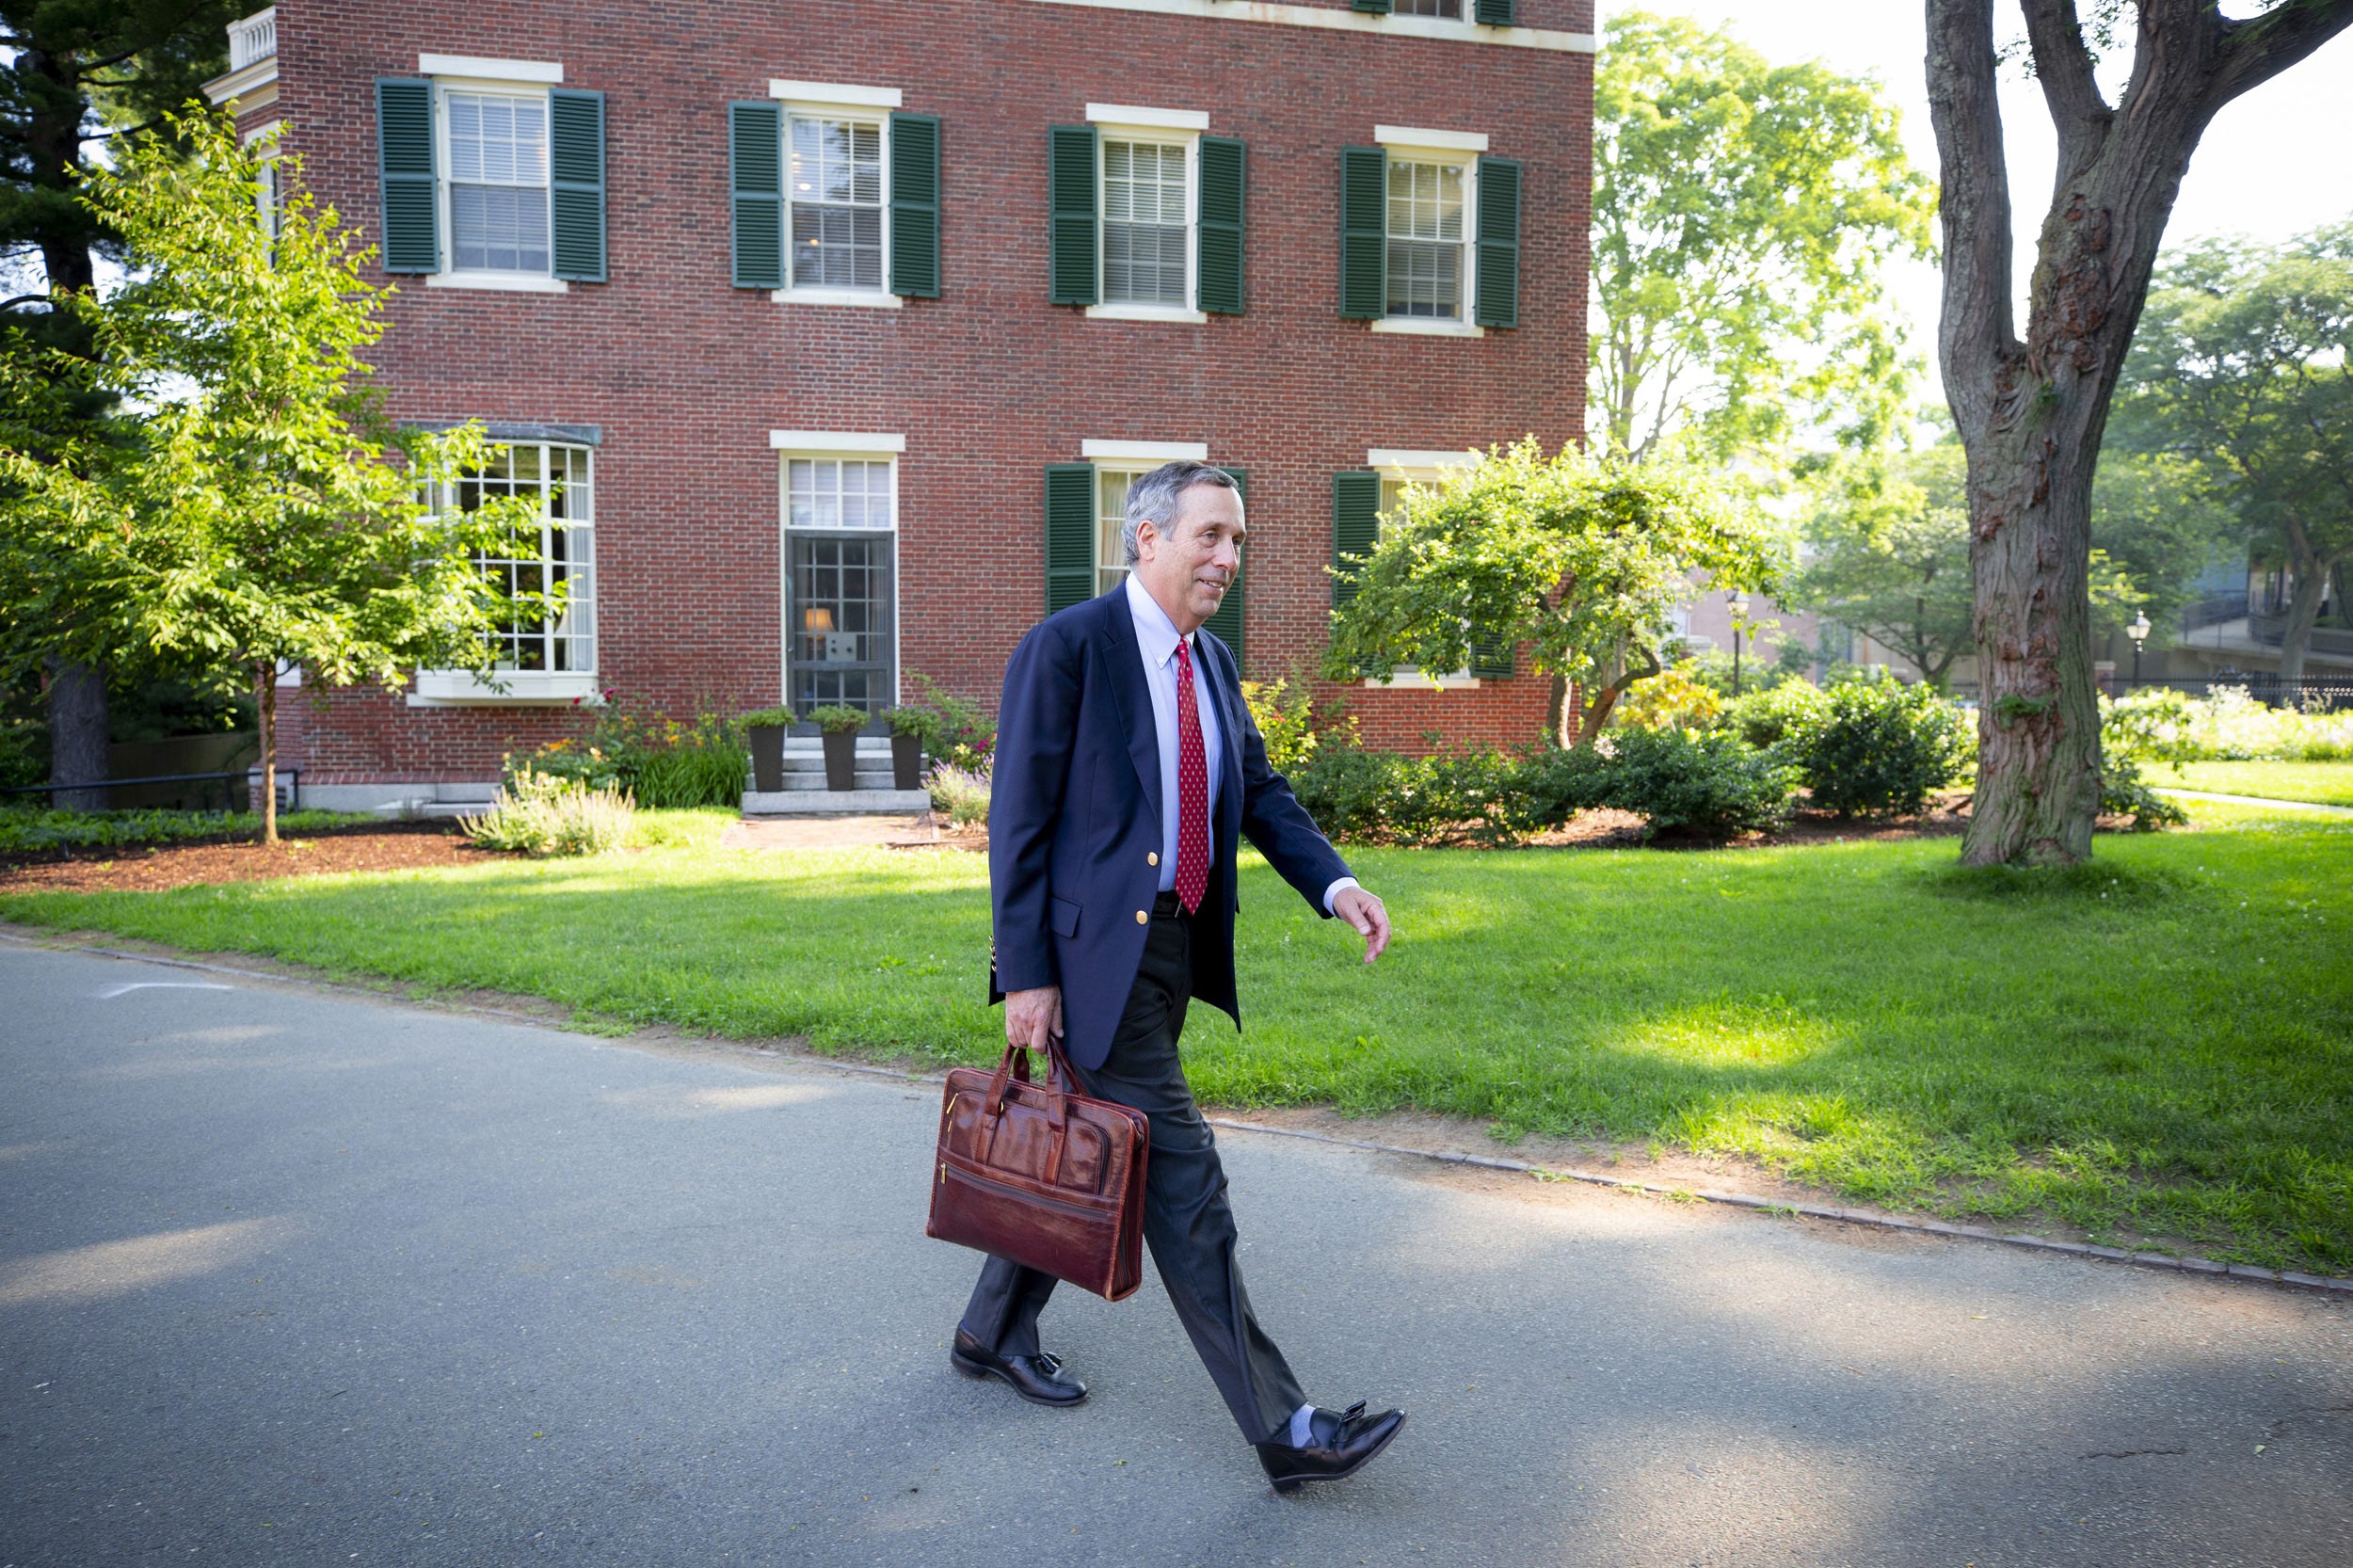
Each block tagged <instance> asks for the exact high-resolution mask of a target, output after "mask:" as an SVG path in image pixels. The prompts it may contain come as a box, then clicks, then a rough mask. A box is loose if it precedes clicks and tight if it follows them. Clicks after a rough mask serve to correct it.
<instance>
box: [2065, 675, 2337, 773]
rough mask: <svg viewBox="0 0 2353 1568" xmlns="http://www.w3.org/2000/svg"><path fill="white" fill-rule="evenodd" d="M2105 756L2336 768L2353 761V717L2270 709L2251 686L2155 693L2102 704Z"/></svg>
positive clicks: (2150, 691) (2162, 689) (2158, 689)
mask: <svg viewBox="0 0 2353 1568" xmlns="http://www.w3.org/2000/svg"><path fill="white" fill-rule="evenodd" d="M2100 748H2101V750H2102V752H2103V753H2105V754H2106V755H2109V756H2116V757H2130V758H2133V759H2135V760H2138V761H2142V762H2249V761H2260V762H2333V761H2338V760H2346V759H2353V710H2340V711H2338V712H2329V711H2328V710H2326V709H2322V708H2314V709H2312V710H2309V711H2306V712H2298V711H2297V710H2296V709H2293V708H2266V707H2265V706H2264V705H2263V704H2262V703H2260V702H2257V701H2256V700H2255V699H2254V698H2253V697H2252V696H2249V694H2248V690H2247V688H2246V687H2244V686H2217V687H2215V688H2214V689H2213V690H2212V691H2210V692H2209V693H2208V694H2207V695H2206V696H2190V695H2189V694H2187V693H2186V692H2178V691H2173V690H2171V689H2169V688H2167V687H2153V688H2151V689H2148V690H2144V691H2138V692H2135V693H2133V694H2131V695H2130V696H2122V697H2119V698H2117V699H2116V700H2115V701H2113V702H2110V701H2108V700H2107V699H2106V698H2105V697H2104V698H2102V699H2101V702H2100Z"/></svg>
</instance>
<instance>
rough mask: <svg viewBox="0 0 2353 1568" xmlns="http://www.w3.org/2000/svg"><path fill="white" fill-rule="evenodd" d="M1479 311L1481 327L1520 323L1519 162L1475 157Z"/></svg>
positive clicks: (1516, 324) (1509, 325)
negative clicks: (1476, 165) (1477, 197)
mask: <svg viewBox="0 0 2353 1568" xmlns="http://www.w3.org/2000/svg"><path fill="white" fill-rule="evenodd" d="M1477 265H1478V267H1479V312H1478V320H1479V325H1480V326H1481V327H1517V326H1518V325H1519V324H1520V166H1519V162H1518V160H1517V159H1514V158H1481V159H1480V160H1479V259H1478V262H1477Z"/></svg>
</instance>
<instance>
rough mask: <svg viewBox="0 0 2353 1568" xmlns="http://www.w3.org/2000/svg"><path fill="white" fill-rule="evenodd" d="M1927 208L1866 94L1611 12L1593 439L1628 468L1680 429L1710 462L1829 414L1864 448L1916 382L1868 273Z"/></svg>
mask: <svg viewBox="0 0 2353 1568" xmlns="http://www.w3.org/2000/svg"><path fill="white" fill-rule="evenodd" d="M1935 206H1936V191H1935V186H1934V185H1933V184H1932V183H1931V182H1930V181H1929V179H1928V178H1927V176H1925V175H1923V174H1922V173H1921V172H1920V171H1919V170H1917V169H1915V168H1913V167H1912V164H1911V161H1910V159H1909V158H1908V157H1907V156H1906V155H1905V152H1904V148H1903V141H1902V138H1901V136H1900V135H1899V134H1898V129H1897V110H1896V108H1895V106H1894V105H1893V104H1890V103H1889V102H1888V101H1887V99H1886V97H1885V96H1884V94H1883V93H1882V92H1881V88H1880V87H1879V85H1878V84H1877V83H1876V82H1873V81H1870V80H1868V79H1866V78H1859V77H1851V76H1842V75H1840V74H1838V73H1837V72H1833V71H1831V70H1829V69H1828V68H1826V67H1824V66H1822V65H1821V64H1819V63H1818V62H1815V61H1807V62H1805V63H1802V64H1798V65H1787V66H1776V65H1772V64H1770V63H1769V62H1768V61H1767V60H1766V59H1765V57H1764V56H1761V55H1759V54H1757V53H1756V52H1755V51H1754V50H1753V49H1751V48H1749V47H1747V46H1746V45H1745V44H1742V43H1740V42H1739V41H1737V40H1735V39H1734V38H1733V37H1731V36H1730V35H1729V34H1728V33H1723V32H1711V31H1708V30H1706V29H1705V28H1702V27H1700V26H1698V25H1696V24H1692V23H1690V22H1687V21H1682V20H1680V19H1675V18H1668V17H1660V16H1655V15H1651V14H1648V13H1645V12H1641V11H1631V12H1627V13H1625V14H1623V15H1620V16H1616V17H1613V18H1612V19H1611V20H1610V22H1609V24H1608V26H1607V28H1606V30H1605V34H1604V42H1603V49H1602V53H1601V56H1600V60H1599V63H1598V66H1597V68H1596V74H1595V78H1594V87H1593V292H1594V309H1595V312H1596V320H1595V325H1594V332H1593V372H1592V376H1593V397H1592V403H1593V413H1594V422H1595V426H1596V428H1595V432H1594V433H1595V435H1596V437H1597V438H1598V439H1600V440H1602V441H1603V442H1604V443H1605V444H1607V445H1608V446H1609V448H1610V449H1611V450H1613V451H1619V452H1628V453H1633V454H1636V455H1638V456H1639V455H1641V454H1644V453H1647V452H1649V451H1650V450H1651V449H1652V448H1653V447H1654V446H1655V445H1656V444H1657V442H1658V441H1659V440H1662V439H1664V438H1666V437H1667V436H1669V435H1671V434H1673V433H1674V432H1675V431H1677V430H1678V429H1685V430H1688V431H1689V433H1690V434H1691V435H1692V436H1693V437H1694V438H1695V439H1697V440H1699V441H1700V442H1701V444H1702V445H1703V446H1704V447H1705V449H1706V450H1708V451H1710V452H1712V453H1713V454H1714V455H1716V456H1719V457H1721V456H1730V455H1731V454H1733V453H1734V452H1737V451H1739V450H1742V449H1745V448H1753V447H1759V446H1773V445H1777V444H1780V443H1782V442H1785V441H1786V440H1789V438H1790V437H1791V436H1792V435H1793V434H1794V433H1796V432H1797V431H1799V430H1800V429H1801V427H1803V426H1805V425H1806V424H1809V423H1812V422H1815V421H1817V420H1818V419H1820V418H1821V417H1822V412H1823V410H1827V409H1831V408H1835V409H1837V410H1838V414H1837V418H1838V419H1839V420H1841V421H1843V424H1842V425H1841V426H1840V427H1839V428H1838V430H1837V432H1836V433H1837V434H1838V435H1839V436H1840V437H1841V438H1842V439H1845V440H1862V441H1866V442H1867V441H1869V440H1874V439H1876V438H1877V437H1878V436H1879V435H1881V433H1883V432H1884V431H1885V430H1887V429H1888V428H1890V427H1891V426H1892V425H1893V424H1895V422H1896V416H1897V415H1898V414H1899V413H1900V411H1901V410H1902V408H1903V394H1904V389H1905V386H1906V383H1907V381H1908V379H1909V376H1910V374H1911V368H1912V367H1911V362H1910V360H1908V358H1907V356H1906V354H1905V352H1904V349H1903V344H1902V340H1901V334H1900V331H1899V329H1898V328H1897V327H1896V325H1895V324H1894V323H1893V322H1892V321H1891V320H1890V319H1889V316H1888V313H1887V300H1886V297H1885V294H1884V290H1883V288H1882V285H1881V269H1882V267H1883V265H1884V264H1885V262H1886V260H1887V258H1888V257H1889V256H1890V255H1891V254H1897V253H1903V254H1911V255H1915V256H1925V255H1927V254H1929V248H1930V242H1929V220H1930V217H1931V216H1932V214H1933V213H1934V211H1935Z"/></svg>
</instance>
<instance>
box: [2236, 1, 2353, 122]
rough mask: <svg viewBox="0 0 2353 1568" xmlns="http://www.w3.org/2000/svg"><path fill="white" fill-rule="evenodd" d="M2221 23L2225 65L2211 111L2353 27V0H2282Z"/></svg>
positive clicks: (2260, 84) (2275, 74) (2256, 86)
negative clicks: (2260, 11) (2253, 13)
mask: <svg viewBox="0 0 2353 1568" xmlns="http://www.w3.org/2000/svg"><path fill="white" fill-rule="evenodd" d="M2217 25H2218V26H2219V27H2220V29H2221V33H2222V47H2221V56H2222V65H2221V69H2220V70H2219V71H2217V72H2216V73H2215V78H2214V87H2213V88H2212V92H2211V96H2210V98H2209V100H2208V102H2207V113H2209V114H2212V113H2213V112H2214V111H2215V110H2217V109H2219V108H2221V107H2222V105H2223V104H2228V103H2229V102H2230V101H2231V100H2232V99H2233V98H2236V97H2237V96H2238V95H2239V94H2240V93H2243V92H2246V91H2249V89H2251V88H2258V87H2261V86H2262V85H2263V84H2264V83H2265V82H2267V81H2269V80H2271V78H2272V77H2274V76H2277V75H2278V74H2280V72H2282V71H2285V70H2286V69H2287V68H2288V67H2290V66H2292V65H2295V64H2296V63H2297V62H2298V61H2299V60H2302V59H2304V58H2305V57H2306V56H2310V55H2311V54H2312V53H2313V50H2315V49H2318V48H2319V47H2320V46H2321V45H2322V44H2324V43H2327V42H2328V41H2329V40H2330V39H2332V38H2335V37H2336V36H2337V35H2338V34H2339V33H2342V32H2344V31H2345V28H2347V27H2353V0H2282V4H2281V5H2280V6H2278V7H2276V8H2273V9H2271V10H2268V11H2265V13H2264V14H2263V15H2261V16H2250V17H2247V18H2244V19H2243V20H2240V21H2236V22H2233V21H2228V20H2225V19H2221V18H2217Z"/></svg>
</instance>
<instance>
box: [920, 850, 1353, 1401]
mask: <svg viewBox="0 0 2353 1568" xmlns="http://www.w3.org/2000/svg"><path fill="white" fill-rule="evenodd" d="M1160 902H1161V908H1165V909H1169V910H1171V911H1172V912H1170V913H1165V914H1164V913H1162V912H1161V908H1156V909H1155V910H1154V911H1153V915H1152V929H1151V932H1150V934H1149V936H1147V937H1146V939H1145V942H1144V963H1143V966H1142V967H1141V968H1139V969H1138V970H1137V972H1136V984H1135V989H1134V990H1132V991H1130V992H1128V1009H1127V1011H1126V1012H1125V1013H1124V1014H1123V1015H1121V1016H1120V1020H1119V1028H1118V1031H1117V1032H1115V1033H1114V1034H1113V1035H1112V1048H1111V1054H1110V1056H1108V1057H1106V1058H1105V1059H1104V1062H1103V1065H1102V1066H1101V1067H1099V1068H1097V1069H1096V1071H1094V1072H1091V1073H1088V1074H1086V1075H1085V1077H1086V1082H1085V1084H1084V1085H1083V1087H1084V1089H1085V1090H1086V1092H1087V1093H1089V1094H1091V1095H1093V1096H1096V1098H1098V1099H1107V1100H1115V1101H1117V1102H1118V1103H1119V1104H1121V1105H1125V1106H1129V1107H1132V1108H1133V1109H1135V1110H1138V1111H1141V1112H1144V1114H1145V1115H1146V1116H1148V1117H1150V1118H1151V1122H1152V1144H1151V1152H1150V1154H1149V1156H1148V1157H1147V1160H1146V1163H1145V1165H1144V1240H1145V1241H1146V1242H1147V1243H1148V1244H1149V1245H1150V1246H1151V1248H1152V1261H1153V1262H1154V1264H1156V1265H1158V1267H1159V1269H1160V1283H1161V1284H1162V1285H1164V1286H1166V1287H1167V1288H1168V1299H1169V1300H1170V1301H1171V1302H1174V1303H1175V1304H1176V1306H1177V1318H1178V1319H1179V1320H1182V1321H1183V1323H1184V1325H1185V1332H1186V1333H1187V1334H1188V1335H1190V1336H1193V1349H1194V1350H1195V1351H1197V1352H1200V1356H1201V1363H1202V1365H1203V1366H1205V1367H1207V1368H1209V1376H1210V1378H1211V1379H1213V1380H1214V1381H1215V1382H1216V1384H1217V1391H1218V1392H1219V1393H1220V1394H1223V1395H1225V1405H1226V1408H1227V1409H1229V1410H1231V1411H1232V1412H1233V1413H1234V1420H1235V1423H1236V1424H1237V1425H1239V1426H1240V1427H1241V1432H1242V1435H1243V1436H1244V1437H1246V1438H1248V1439H1249V1440H1250V1441H1251V1442H1253V1443H1263V1442H1266V1441H1268V1440H1270V1439H1272V1438H1274V1437H1276V1436H1278V1435H1279V1434H1281V1433H1282V1432H1284V1431H1286V1430H1287V1429H1288V1428H1289V1425H1290V1418H1291V1412H1293V1411H1295V1410H1297V1409H1298V1408H1299V1407H1300V1406H1301V1405H1303V1404H1305V1403H1306V1400H1307V1397H1306V1396H1305V1394H1302V1393H1301V1392H1300V1391H1299V1380H1298V1379H1297V1378H1295V1377H1293V1376H1292V1375H1291V1369H1290V1366H1289V1363H1288V1362H1286V1361H1285V1360H1284V1359H1283V1352H1281V1351H1279V1350H1277V1349H1275V1346H1274V1341H1273V1340H1272V1339H1269V1338H1268V1337H1267V1336H1266V1332H1265V1331H1264V1330H1263V1329H1261V1328H1259V1327H1258V1320H1257V1317H1256V1316H1254V1315H1253V1314H1252V1312H1251V1310H1250V1297H1249V1296H1248V1294H1247V1293H1245V1292H1244V1291H1243V1289H1242V1288H1241V1270H1240V1269H1238V1268H1237V1267H1236V1266H1235V1263H1234V1211H1233V1209H1232V1208H1229V1207H1227V1205H1226V1202H1225V1167H1224V1166H1223V1165H1221V1164H1220V1163H1219V1162H1218V1158H1217V1142H1216V1139H1215V1138H1214V1137H1212V1136H1211V1134H1210V1131H1209V1123H1208V1122H1206V1121H1204V1120H1202V1118H1201V1112H1200V1109H1199V1108H1198V1107H1197V1106H1195V1105H1194V1104H1193V1089H1192V1087H1191V1086H1190V1085H1188V1084H1187V1083H1186V1082H1185V1073H1184V1068H1183V1067H1182V1065H1180V1064H1179V1063H1178V1062H1177V1037H1178V1036H1179V1035H1181V1034H1183V1033H1184V1030H1185V1007H1186V1004H1187V1003H1188V1002H1190V1001H1191V1000H1193V945H1192V944H1193V922H1192V920H1191V919H1190V918H1188V917H1186V916H1184V915H1181V914H1177V913H1174V912H1173V910H1174V903H1173V901H1172V900H1170V899H1169V898H1168V897H1167V895H1165V894H1163V895H1162V896H1161V901H1160ZM1055 1283H1056V1282H1055V1279H1054V1276H1053V1275H1051V1274H1047V1273H1040V1272H1038V1271H1037V1270H1035V1269H1027V1268H1023V1267H1022V1266H1021V1265H1020V1264H1018V1263H1013V1262H1009V1261H1007V1260H1006V1259H1004V1258H1001V1257H995V1256H992V1257H990V1258H989V1260H988V1261H987V1263H985V1264H984V1265H983V1266H982V1269H981V1280H980V1283H979V1284H978V1285H976V1286H974V1287H973V1288H972V1300H971V1302H970V1303H969V1304H968V1305H967V1306H966V1307H965V1309H964V1329H965V1332H966V1333H968V1334H969V1335H971V1336H973V1337H974V1338H975V1339H978V1340H979V1341H980V1342H981V1343H982V1344H984V1345H986V1346H988V1347H990V1348H991V1349H993V1350H994V1351H996V1352H997V1353H998V1354H1000V1355H1035V1354H1036V1353H1037V1352H1038V1339H1037V1318H1038V1313H1039V1312H1040V1311H1042V1310H1043V1309H1044V1308H1045V1305H1046V1299H1047V1298H1048V1296H1050V1295H1052V1294H1053V1293H1054V1286H1055Z"/></svg>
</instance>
